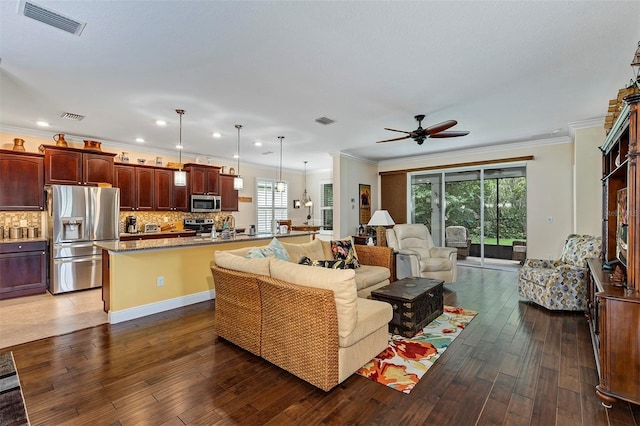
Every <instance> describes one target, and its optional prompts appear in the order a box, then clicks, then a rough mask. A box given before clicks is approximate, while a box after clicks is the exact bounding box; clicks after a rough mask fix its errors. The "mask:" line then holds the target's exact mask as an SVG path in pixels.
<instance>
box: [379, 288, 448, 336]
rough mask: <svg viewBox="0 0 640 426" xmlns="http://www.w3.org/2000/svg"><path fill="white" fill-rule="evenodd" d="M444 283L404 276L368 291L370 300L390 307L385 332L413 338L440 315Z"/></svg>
mask: <svg viewBox="0 0 640 426" xmlns="http://www.w3.org/2000/svg"><path fill="white" fill-rule="evenodd" d="M443 284H444V281H442V280H434V279H431V278H418V277H407V278H404V279H402V280H399V281H396V282H393V283H391V284H389V285H386V286H384V287H381V288H379V289H377V290H374V291H372V292H371V298H373V299H375V300H381V301H383V302H387V303H389V304H391V306H392V307H393V318H392V319H391V322H389V332H390V333H392V334H398V335H401V336H404V337H413V336H415V334H416V333H417V332H418V330H421V329H423V328H424V326H426V325H427V324H429V323H430V322H431V321H433V320H434V319H436V318H438V317H439V316H440V315H442V311H443V308H444V296H443V294H442V291H443Z"/></svg>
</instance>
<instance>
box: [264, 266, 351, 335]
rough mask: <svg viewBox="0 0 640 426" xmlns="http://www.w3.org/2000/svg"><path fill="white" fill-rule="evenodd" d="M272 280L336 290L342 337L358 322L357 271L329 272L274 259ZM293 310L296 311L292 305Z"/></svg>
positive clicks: (334, 293) (328, 270)
mask: <svg viewBox="0 0 640 426" xmlns="http://www.w3.org/2000/svg"><path fill="white" fill-rule="evenodd" d="M270 269H271V277H272V278H275V279H278V280H282V281H287V282H290V283H293V284H298V285H303V286H307V287H314V288H324V289H327V290H332V291H333V296H334V298H335V301H336V310H337V313H338V335H339V336H340V337H347V336H348V335H349V334H351V333H352V332H353V330H354V329H355V327H356V323H357V321H358V306H357V301H358V295H357V292H356V282H355V278H354V276H355V272H354V271H353V269H326V268H318V267H315V266H305V265H298V264H294V263H292V262H285V261H283V260H280V259H271V265H270ZM291 309H295V306H292V307H291Z"/></svg>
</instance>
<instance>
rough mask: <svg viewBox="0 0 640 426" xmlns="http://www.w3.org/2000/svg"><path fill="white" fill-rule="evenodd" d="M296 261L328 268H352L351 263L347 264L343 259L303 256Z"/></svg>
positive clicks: (301, 263)
mask: <svg viewBox="0 0 640 426" xmlns="http://www.w3.org/2000/svg"><path fill="white" fill-rule="evenodd" d="M298 263H299V264H300V265H307V266H319V267H321V268H329V269H353V265H347V264H346V263H345V261H344V260H311V259H309V258H308V257H307V256H303V257H302V258H301V259H300V261H298Z"/></svg>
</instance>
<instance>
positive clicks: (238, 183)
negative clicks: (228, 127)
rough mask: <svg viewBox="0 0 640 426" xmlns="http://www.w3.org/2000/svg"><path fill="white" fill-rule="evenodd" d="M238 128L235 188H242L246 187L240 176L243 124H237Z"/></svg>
mask: <svg viewBox="0 0 640 426" xmlns="http://www.w3.org/2000/svg"><path fill="white" fill-rule="evenodd" d="M236 129H238V146H237V153H238V168H237V169H236V173H237V175H236V177H234V178H233V189H235V190H241V189H242V188H243V187H244V181H243V180H242V177H241V176H240V129H242V124H236Z"/></svg>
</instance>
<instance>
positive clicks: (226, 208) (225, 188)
mask: <svg viewBox="0 0 640 426" xmlns="http://www.w3.org/2000/svg"><path fill="white" fill-rule="evenodd" d="M233 178H235V176H234V175H223V174H221V175H220V210H222V211H223V212H237V211H238V190H237V189H233Z"/></svg>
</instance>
